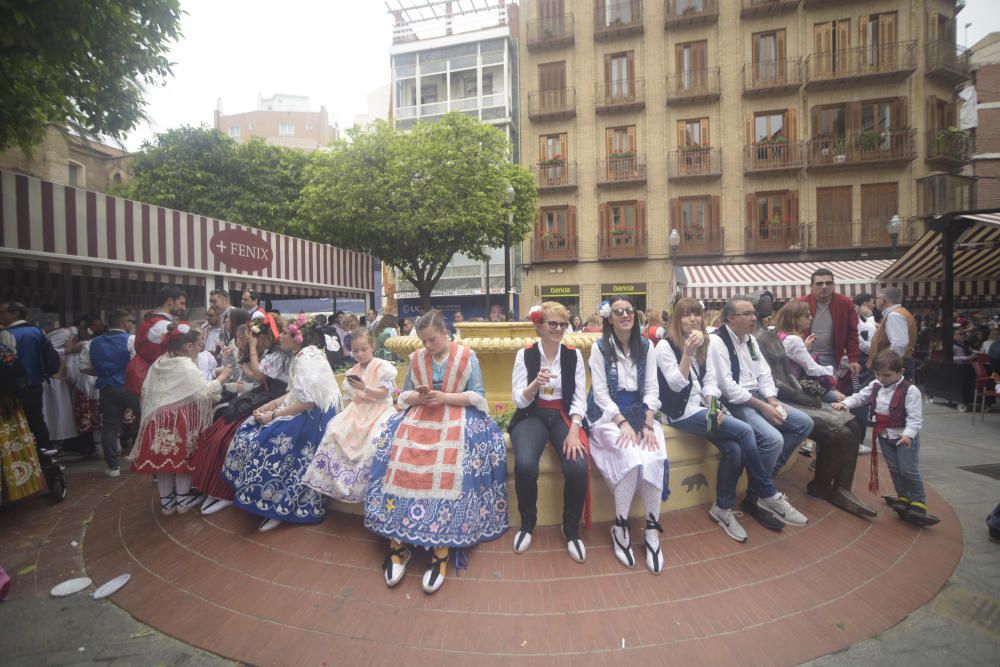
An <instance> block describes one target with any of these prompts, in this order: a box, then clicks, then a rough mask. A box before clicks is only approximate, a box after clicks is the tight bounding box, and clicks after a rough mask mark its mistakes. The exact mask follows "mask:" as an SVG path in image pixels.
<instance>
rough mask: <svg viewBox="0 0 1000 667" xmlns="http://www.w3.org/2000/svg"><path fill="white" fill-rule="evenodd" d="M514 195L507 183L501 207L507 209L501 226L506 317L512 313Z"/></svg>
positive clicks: (512, 187) (512, 189)
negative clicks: (504, 220) (511, 277)
mask: <svg viewBox="0 0 1000 667" xmlns="http://www.w3.org/2000/svg"><path fill="white" fill-rule="evenodd" d="M514 194H515V193H514V186H513V185H511V184H510V183H508V184H507V187H506V189H505V190H504V200H503V207H504V208H505V209H507V222H506V224H504V226H503V298H504V307H505V308H506V310H507V316H508V317H510V316H511V315H512V314H513V312H514V308H513V306H512V305H511V302H510V228H511V226H512V225H513V224H514Z"/></svg>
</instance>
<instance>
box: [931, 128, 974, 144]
mask: <svg viewBox="0 0 1000 667" xmlns="http://www.w3.org/2000/svg"><path fill="white" fill-rule="evenodd" d="M967 136H968V135H967V134H966V133H965V130H960V129H958V128H957V127H955V126H954V125H952V126H951V127H945V128H942V129H940V130H938V131H937V140H938V143H939V144H941V145H942V146H960V145H961V142H963V141H965V139H966V137H967Z"/></svg>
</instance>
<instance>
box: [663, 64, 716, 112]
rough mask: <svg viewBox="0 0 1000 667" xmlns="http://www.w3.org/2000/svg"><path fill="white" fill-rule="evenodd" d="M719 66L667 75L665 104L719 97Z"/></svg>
mask: <svg viewBox="0 0 1000 667" xmlns="http://www.w3.org/2000/svg"><path fill="white" fill-rule="evenodd" d="M721 91H722V88H721V86H720V77H719V68H718V67H711V68H709V69H695V70H688V71H686V72H676V73H674V74H668V75H667V104H668V105H670V106H673V105H678V104H689V103H694V102H706V101H710V100H717V99H719V95H720V94H721Z"/></svg>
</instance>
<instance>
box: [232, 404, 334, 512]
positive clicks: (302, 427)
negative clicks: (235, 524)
mask: <svg viewBox="0 0 1000 667" xmlns="http://www.w3.org/2000/svg"><path fill="white" fill-rule="evenodd" d="M334 414H336V410H335V409H333V408H331V409H329V410H327V411H326V412H323V411H322V410H320V409H319V408H313V409H312V410H309V411H307V412H304V413H302V414H299V415H296V416H294V417H281V418H278V419H277V420H276V421H273V422H271V423H270V424H267V425H266V426H262V425H260V424H258V423H257V422H255V421H254V419H253V417H249V418H248V419H247V420H246V421H244V422H243V424H242V425H241V426H240V428H239V430H237V431H236V435H235V436H234V437H233V441H232V444H230V445H229V452H228V453H227V454H226V465H225V467H224V468H223V472H222V475H223V477H224V478H225V480H226V481H227V482H228V483H229V484H230V485H231V486H232V487H233V490H234V491H235V492H236V494H235V495H236V497H235V504H236V506H237V507H240V508H241V509H243V510H246V511H247V512H250V513H251V514H256V515H258V516H261V517H264V518H267V519H278V520H279V521H285V522H288V523H317V522H319V521H322V520H323V517H324V516H325V515H326V498H324V497H323V496H321V495H320V494H318V493H316V491H314V490H313V489H310V488H309V487H308V486H305V485H304V484H303V483H302V476H303V475H304V474H305V471H306V468H307V467H308V466H309V462H310V461H311V460H312V458H313V455H314V454H315V453H316V448H317V447H318V446H319V443H320V441H321V440H322V438H323V434H324V433H325V432H326V425H327V424H328V423H329V422H330V419H332V418H333V416H334Z"/></svg>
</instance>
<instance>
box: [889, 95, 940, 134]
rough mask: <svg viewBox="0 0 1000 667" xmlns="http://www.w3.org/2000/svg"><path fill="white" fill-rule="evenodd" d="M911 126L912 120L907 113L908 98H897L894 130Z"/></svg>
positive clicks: (894, 112)
mask: <svg viewBox="0 0 1000 667" xmlns="http://www.w3.org/2000/svg"><path fill="white" fill-rule="evenodd" d="M909 126H910V119H909V116H908V113H907V107H906V98H905V97H897V98H896V101H895V104H894V106H893V113H892V124H891V127H892V128H893V129H902V128H907V127H909ZM932 127H933V126H932Z"/></svg>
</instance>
